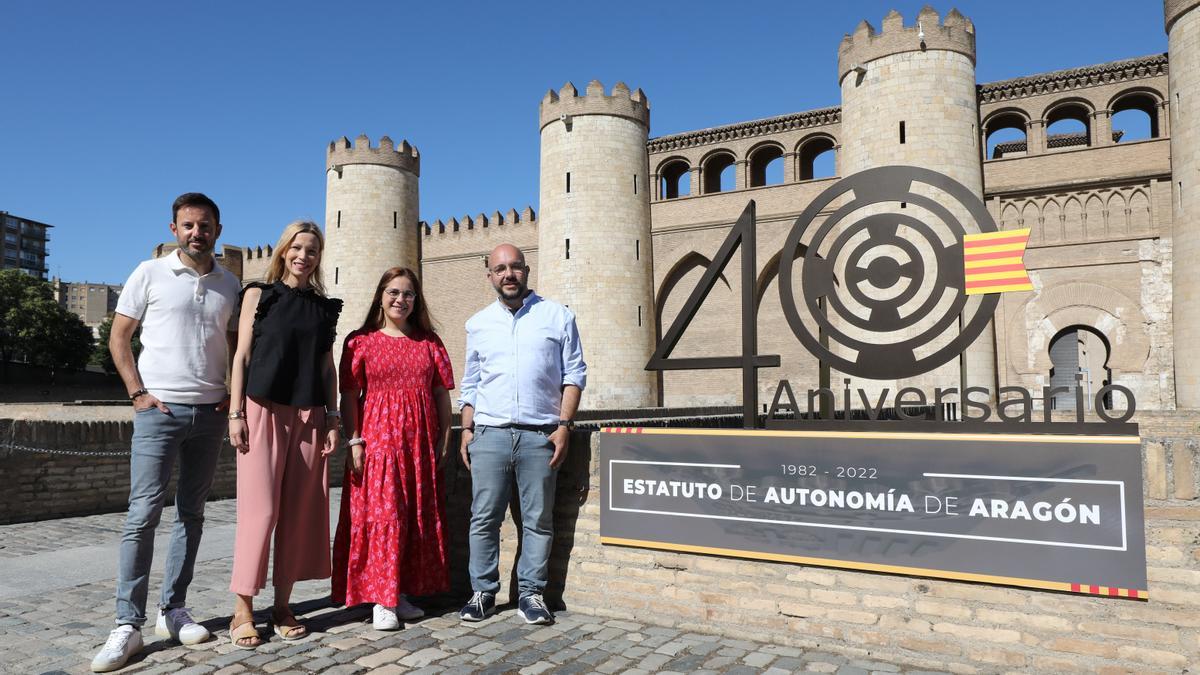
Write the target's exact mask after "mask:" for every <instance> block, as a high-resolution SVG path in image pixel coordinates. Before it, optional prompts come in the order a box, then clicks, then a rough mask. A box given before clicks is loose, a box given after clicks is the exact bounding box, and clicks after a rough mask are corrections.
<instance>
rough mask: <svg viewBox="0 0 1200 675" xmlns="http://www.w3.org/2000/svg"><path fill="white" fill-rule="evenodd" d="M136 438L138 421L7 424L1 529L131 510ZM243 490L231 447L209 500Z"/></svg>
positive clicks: (0, 479)
mask: <svg viewBox="0 0 1200 675" xmlns="http://www.w3.org/2000/svg"><path fill="white" fill-rule="evenodd" d="M64 410H65V411H67V412H64V413H63V414H64V415H70V414H71V412H70V411H69V409H64ZM132 436H133V422H132V421H113V420H91V421H58V420H12V419H0V524H7V523H20V522H28V521H35V520H46V519H49V518H61V517H65V516H81V515H90V514H93V513H110V512H113V511H124V510H125V509H126V508H127V506H128V503H129V440H130V438H131V437H132ZM10 444H11V445H16V446H24V447H25V448H34V449H37V450H39V451H37V452H34V451H31V450H28V449H21V448H11V447H8V446H9V445H10ZM41 450H49V451H50V452H43V451H41ZM344 452H345V451H344V450H339V451H338V452H337V453H336V454H335V455H334V457H333V458H332V459H331V460H330V461H331V462H332V463H331V464H330V467H331V470H330V472H329V474H330V475H329V479H330V483H331V484H332V485H341V483H342V472H341V470H340V467H342V466H343V461H344ZM97 453H110V454H97ZM332 467H338V470H336V471H335V470H333V469H332ZM178 476H179V469H178V468H176V469H175V470H174V471H173V472H172V477H171V483H170V484H169V485H168V487H167V503H168V504H172V503H174V500H175V482H176V480H177V478H178ZM236 490H237V472H236V470H235V468H234V450H233V447H232V446H230V445H228V444H226V445H224V446H223V447H222V448H221V457H220V460H219V464H218V465H217V474H216V477H215V479H214V481H213V487H212V491H211V492H210V493H209V499H229V498H231V497H234V496H235V495H236Z"/></svg>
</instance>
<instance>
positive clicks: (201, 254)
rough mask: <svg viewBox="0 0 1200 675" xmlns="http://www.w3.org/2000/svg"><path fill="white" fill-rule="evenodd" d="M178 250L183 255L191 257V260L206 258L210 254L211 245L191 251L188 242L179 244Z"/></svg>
mask: <svg viewBox="0 0 1200 675" xmlns="http://www.w3.org/2000/svg"><path fill="white" fill-rule="evenodd" d="M179 250H180V251H181V252H182V253H183V254H184V255H186V256H187V257H189V258H191V259H192V260H203V259H204V258H207V257H208V256H210V255H212V251H213V247H212V246H211V245H208V246H205V248H203V249H201V250H199V251H193V250H192V248H191V242H189V243H188V244H187V245H185V246H180V247H179Z"/></svg>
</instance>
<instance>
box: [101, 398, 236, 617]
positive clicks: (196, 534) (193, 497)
mask: <svg viewBox="0 0 1200 675" xmlns="http://www.w3.org/2000/svg"><path fill="white" fill-rule="evenodd" d="M166 406H167V407H168V408H170V410H171V414H170V415H167V414H166V413H164V412H162V411H160V410H159V409H158V408H150V409H148V410H142V411H138V412H136V413H134V418H133V444H132V447H131V449H130V458H129V515H127V516H126V517H125V529H124V530H123V531H122V533H121V561H120V566H119V568H118V571H117V623H118V624H130V625H133V626H141V625H142V624H144V623H145V622H146V594H147V590H148V588H149V582H150V565H151V563H152V562H153V559H154V528H156V527H157V526H158V520H159V517H160V516H162V510H163V502H165V501H166V495H167V482H168V481H169V480H170V478H171V468H172V466H174V464H175V458H176V456H178V457H179V485H178V488H177V489H176V491H175V507H176V510H175V513H176V515H175V527H174V529H173V531H172V532H171V542H170V544H169V546H168V548H167V561H166V566H165V569H164V570H163V587H162V600H161V602H160V604H159V607H161V608H163V609H167V608H174V607H183V606H184V603H185V600H186V598H187V587H188V584H190V583H191V582H192V567H193V566H194V565H195V563H196V552H197V550H198V549H199V548H200V534H201V532H202V530H203V528H204V501H205V500H206V499H207V498H208V490H209V488H210V487H212V481H213V474H214V473H215V472H216V468H217V457H218V456H219V455H220V451H221V443H222V441H223V440H224V438H225V432H226V424H227V423H226V420H225V415H224V414H223V413H221V412H218V411H217V406H216V404H210V405H203V404H200V405H186V404H182V403H167V404H166Z"/></svg>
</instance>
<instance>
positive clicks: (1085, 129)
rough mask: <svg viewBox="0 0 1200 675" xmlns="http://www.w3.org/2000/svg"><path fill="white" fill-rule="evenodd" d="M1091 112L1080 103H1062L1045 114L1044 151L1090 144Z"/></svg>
mask: <svg viewBox="0 0 1200 675" xmlns="http://www.w3.org/2000/svg"><path fill="white" fill-rule="evenodd" d="M1091 119H1092V118H1091V110H1090V109H1089V108H1088V107H1087V106H1086V105H1084V104H1083V103H1081V102H1070V103H1063V104H1061V105H1057V106H1054V107H1053V108H1051V109H1050V110H1048V111H1047V112H1046V149H1047V150H1061V149H1064V148H1077V147H1084V146H1089V145H1091V144H1092V124H1091Z"/></svg>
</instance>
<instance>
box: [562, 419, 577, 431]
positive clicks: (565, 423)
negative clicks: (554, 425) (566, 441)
mask: <svg viewBox="0 0 1200 675" xmlns="http://www.w3.org/2000/svg"><path fill="white" fill-rule="evenodd" d="M558 426H560V427H566V428H567V431H570V430H572V429H574V428H575V420H559V421H558Z"/></svg>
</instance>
